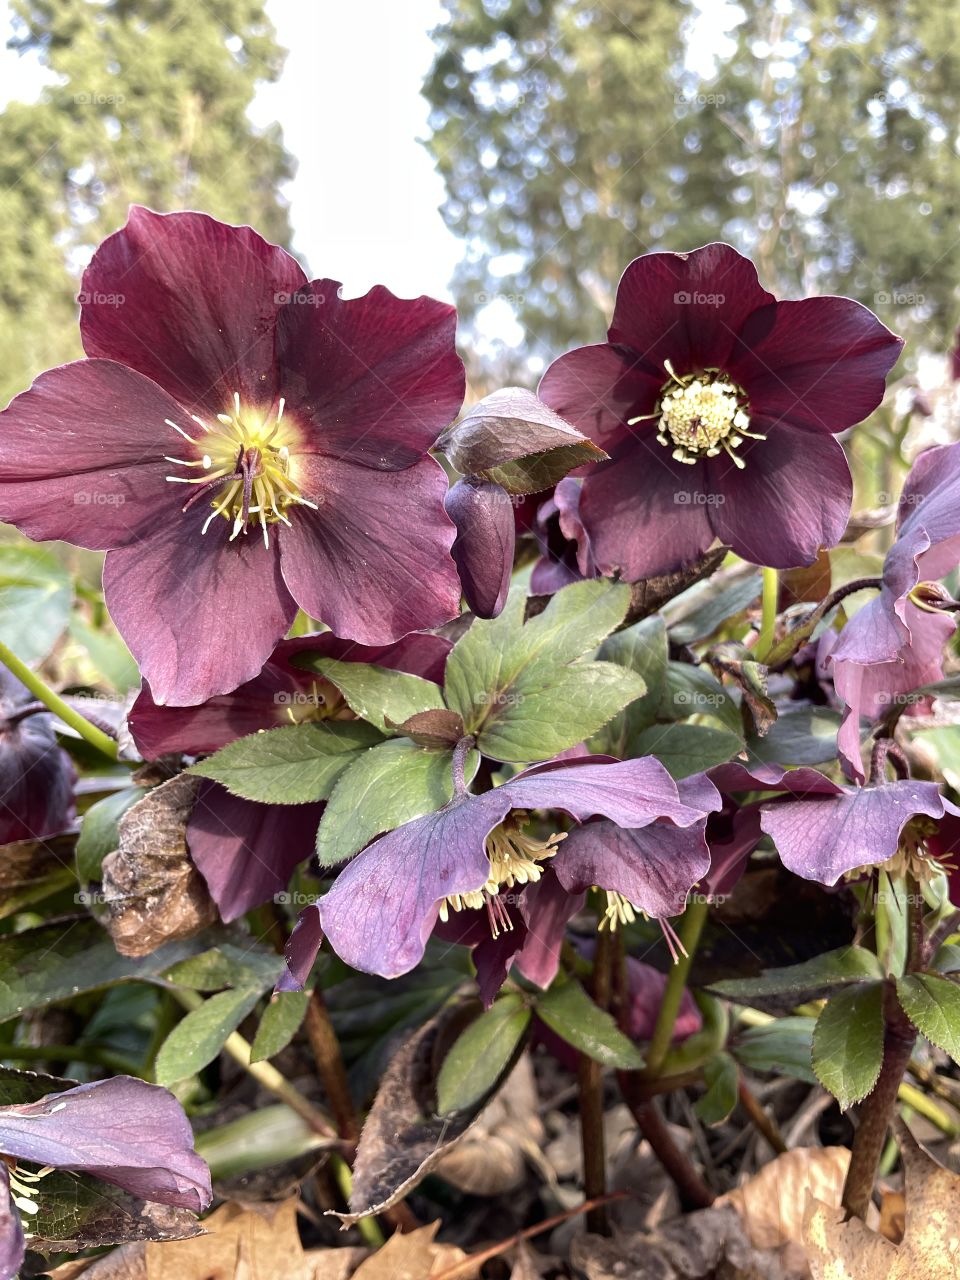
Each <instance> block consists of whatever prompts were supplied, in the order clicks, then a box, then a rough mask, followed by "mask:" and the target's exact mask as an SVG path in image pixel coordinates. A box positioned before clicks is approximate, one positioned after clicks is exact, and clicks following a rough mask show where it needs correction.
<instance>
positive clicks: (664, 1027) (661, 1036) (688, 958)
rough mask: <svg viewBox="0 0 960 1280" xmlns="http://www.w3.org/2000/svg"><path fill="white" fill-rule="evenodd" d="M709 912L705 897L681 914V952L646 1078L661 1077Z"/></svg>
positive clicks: (653, 1041)
mask: <svg viewBox="0 0 960 1280" xmlns="http://www.w3.org/2000/svg"><path fill="white" fill-rule="evenodd" d="M708 910H709V904H708V902H707V900H706V897H698V898H695V899H694V900H693V901H692V902H691V903H690V905H689V906H688V907H687V909H686V911H685V912H684V913H683V919H682V920H681V921H680V928H679V929H678V930H677V933H678V936H679V938H680V942H681V944H682V946H683V952H682V953H681V955H680V957H679V959H678V960H677V962H676V964H675V965H674V966H673V968H672V969H671V970H670V972H669V973H668V974H667V985H666V987H665V988H664V992H663V999H662V1001H661V1002H660V1011H659V1013H658V1014H657V1021H656V1025H655V1026H654V1028H653V1038H652V1039H651V1041H650V1047H649V1049H648V1050H647V1065H646V1068H645V1070H644V1072H643V1074H644V1075H645V1076H647V1077H648V1078H649V1077H656V1076H658V1075H660V1072H661V1070H662V1068H663V1064H664V1061H665V1059H666V1056H667V1054H668V1053H669V1052H670V1045H671V1043H672V1041H673V1028H674V1025H675V1023H676V1021H677V1014H678V1013H679V1012H680V1001H681V1000H682V999H683V992H684V988H685V987H686V985H687V976H688V974H689V973H690V966H691V964H693V957H694V956H695V955H696V951H697V945H698V943H699V942H700V934H701V933H702V932H703V926H704V924H705V923H706V919H707V912H708Z"/></svg>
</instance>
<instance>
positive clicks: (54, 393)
mask: <svg viewBox="0 0 960 1280" xmlns="http://www.w3.org/2000/svg"><path fill="white" fill-rule="evenodd" d="M165 418H170V419H172V420H173V421H174V422H181V423H182V422H184V421H185V420H186V415H185V414H184V412H183V410H182V409H181V407H180V405H179V404H178V403H177V402H176V401H175V400H172V399H171V398H170V396H168V395H167V393H166V392H165V391H162V390H161V389H160V387H158V386H157V385H156V383H154V382H151V381H150V380H149V379H148V378H144V377H142V376H141V375H140V374H139V373H134V372H133V370H131V369H125V368H124V367H123V366H122V365H119V364H114V363H113V361H112V360H78V361H77V362H76V363H74V364H65V365H61V366H60V368H59V369H50V370H48V371H47V372H46V373H41V374H40V376H39V378H37V380H36V381H35V382H34V384H33V386H32V387H31V388H30V389H29V391H24V392H23V393H22V395H19V396H17V397H15V399H14V400H13V401H12V402H11V403H10V405H9V407H8V408H7V409H6V410H4V412H3V413H2V414H0V520H8V521H9V522H10V523H11V524H15V525H16V526H17V527H18V528H19V529H21V530H22V531H23V532H24V533H25V534H27V536H28V537H31V538H35V539H38V540H41V541H43V540H45V539H49V538H62V539H64V540H65V541H67V542H72V543H74V544H76V545H77V546H81V547H89V548H91V549H92V550H94V551H103V550H107V549H109V548H111V547H123V546H126V545H127V544H129V543H131V542H135V541H137V540H138V539H140V538H142V537H144V536H147V535H149V534H150V533H151V532H152V531H153V530H154V529H155V528H157V527H158V526H159V525H160V524H163V523H165V522H166V521H168V520H172V519H175V518H177V516H178V514H179V508H180V505H181V501H182V498H181V494H180V490H179V486H178V485H175V484H170V483H169V482H168V481H167V480H166V479H165V477H166V476H167V475H168V474H169V472H170V470H171V466H170V463H169V462H165V461H164V458H163V455H164V454H165V453H168V454H173V455H176V454H177V453H178V449H177V447H176V446H177V441H180V437H179V436H178V435H177V433H176V432H175V431H174V430H173V428H172V427H169V426H166V425H165V424H164V419H165ZM180 443H181V444H182V443H183V442H182V441H180Z"/></svg>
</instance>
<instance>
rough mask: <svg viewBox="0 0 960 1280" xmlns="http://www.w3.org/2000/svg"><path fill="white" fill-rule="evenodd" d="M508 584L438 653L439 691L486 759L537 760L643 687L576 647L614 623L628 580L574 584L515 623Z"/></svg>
mask: <svg viewBox="0 0 960 1280" xmlns="http://www.w3.org/2000/svg"><path fill="white" fill-rule="evenodd" d="M525 603H526V602H525V599H524V596H523V594H522V592H519V591H514V592H513V593H512V594H511V597H510V599H509V600H508V601H507V606H506V608H505V609H504V611H503V613H502V614H501V615H500V616H499V617H498V618H495V619H493V620H492V621H475V622H474V623H473V625H472V626H471V628H470V630H469V631H468V632H467V634H466V635H465V636H464V637H463V638H462V639H461V640H460V641H459V642H458V643H457V644H456V646H455V647H454V649H453V651H452V652H451V654H450V657H449V659H448V660H447V668H446V684H445V688H444V692H445V695H446V698H447V702H448V705H449V706H450V707H451V708H452V709H453V710H454V711H458V712H459V713H460V715H461V716H462V717H463V722H464V726H465V728H466V731H467V732H468V733H473V734H475V735H476V738H477V746H478V747H479V749H480V750H481V751H482V752H483V754H484V755H487V756H489V757H491V758H492V759H494V760H503V761H510V762H516V763H530V762H533V761H538V760H546V759H549V758H550V757H551V756H554V755H556V754H557V753H558V752H560V751H563V750H566V749H567V748H568V747H572V746H575V745H576V744H577V743H578V742H582V741H583V740H584V739H586V738H588V737H590V736H591V735H592V734H594V733H596V732H597V731H598V730H599V729H600V728H601V727H602V726H603V725H604V724H606V722H607V721H608V720H610V719H611V718H612V717H613V716H615V715H616V714H617V712H619V711H621V710H622V709H623V708H624V707H625V706H627V705H628V704H629V703H631V702H633V701H634V699H635V698H639V697H641V696H642V695H643V694H644V693H645V692H646V685H645V683H644V681H643V679H642V677H641V676H639V675H638V674H637V673H636V672H634V671H631V670H628V669H627V668H625V667H620V666H617V665H615V664H614V663H611V662H595V661H587V660H582V661H581V659H584V655H586V654H587V653H589V652H590V651H592V650H594V649H596V648H597V646H598V645H599V644H600V643H601V641H602V640H603V639H604V638H605V637H606V636H607V635H609V633H610V632H611V631H613V629H614V628H615V627H616V626H617V625H618V624H619V623H620V622H622V620H623V618H624V617H625V616H626V611H627V608H628V606H629V603H630V589H629V587H627V586H625V585H622V584H620V583H610V582H603V581H591V582H579V583H575V584H573V585H572V586H569V587H565V588H564V590H563V591H560V592H558V593H557V595H555V596H554V597H553V599H552V600H551V601H550V603H549V605H548V606H547V608H546V609H545V610H544V611H543V613H541V614H539V615H537V616H536V617H534V618H531V619H530V620H529V621H528V622H526V623H524V621H523V615H524V609H525Z"/></svg>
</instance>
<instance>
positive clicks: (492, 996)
mask: <svg viewBox="0 0 960 1280" xmlns="http://www.w3.org/2000/svg"><path fill="white" fill-rule="evenodd" d="M524 892H526V891H524ZM520 896H521V900H522V897H523V895H520ZM505 905H506V910H507V914H508V916H509V917H510V921H511V926H512V927H511V928H509V929H505V930H503V931H502V932H500V933H498V934H497V936H496V937H493V935H492V934H491V932H490V921H489V920H488V919H487V917H486V914H485V913H484V912H481V911H454V912H452V913H451V915H450V916H449V918H448V919H447V920H438V921H437V924H436V927H435V928H434V931H433V936H434V937H435V938H440V939H442V940H443V941H444V942H453V943H457V944H458V945H459V946H461V947H470V948H471V959H472V960H473V965H474V968H475V969H476V971H477V989H478V991H479V994H480V999H481V1000H482V1002H483V1006H484V1008H485V1009H489V1008H490V1006H491V1005H492V1004H493V1002H494V1000H496V998H497V995H498V993H499V991H500V988H501V987H502V986H503V984H504V983H505V982H506V980H507V975H508V974H509V972H510V969H511V966H512V965H513V962H514V958H515V957H516V955H517V952H518V951H520V949H521V948H522V947H523V945H524V943H525V941H526V939H527V926H526V924H525V923H524V920H523V917H522V916H521V915H520V910H519V908H518V907H517V905H516V904H515V903H512V902H510V903H507V904H505Z"/></svg>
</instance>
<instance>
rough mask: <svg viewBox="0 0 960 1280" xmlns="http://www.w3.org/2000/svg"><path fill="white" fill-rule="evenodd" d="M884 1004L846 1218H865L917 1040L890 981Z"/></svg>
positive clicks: (845, 1192) (850, 1171) (853, 1161)
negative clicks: (879, 1049)
mask: <svg viewBox="0 0 960 1280" xmlns="http://www.w3.org/2000/svg"><path fill="white" fill-rule="evenodd" d="M883 1005H884V1023H885V1030H884V1037H883V1066H882V1067H881V1068H880V1075H879V1078H878V1079H877V1083H876V1084H875V1085H874V1088H873V1092H872V1093H871V1094H869V1095H868V1097H867V1098H866V1099H865V1100H864V1102H863V1105H862V1106H861V1108H860V1123H859V1124H858V1126H857V1132H856V1134H855V1135H854V1139H853V1149H852V1151H851V1153H850V1167H849V1169H848V1170H847V1178H846V1182H845V1183H844V1185H843V1200H842V1204H843V1208H844V1210H845V1211H846V1214H847V1217H848V1218H863V1219H866V1216H867V1210H868V1209H869V1207H870V1202H871V1200H872V1198H873V1185H874V1182H875V1180H876V1176H877V1167H878V1166H879V1164H880V1157H881V1155H882V1154H883V1145H884V1143H885V1142H886V1140H887V1133H888V1131H889V1129H890V1122H891V1121H892V1119H893V1115H894V1108H895V1107H896V1103H897V1094H898V1093H899V1090H900V1085H901V1082H902V1080H903V1076H904V1073H905V1071H906V1069H907V1067H908V1065H909V1063H910V1055H911V1054H912V1053H913V1046H914V1044H915V1043H916V1039H917V1033H916V1031H915V1030H914V1028H913V1026H912V1025H911V1023H910V1022H909V1021H908V1020H907V1018H906V1016H905V1014H904V1012H903V1010H902V1009H901V1008H900V1005H899V1002H898V1001H897V996H896V989H895V988H894V987H893V985H892V984H888V985H887V988H886V990H885V991H884V998H883Z"/></svg>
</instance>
